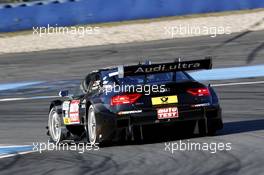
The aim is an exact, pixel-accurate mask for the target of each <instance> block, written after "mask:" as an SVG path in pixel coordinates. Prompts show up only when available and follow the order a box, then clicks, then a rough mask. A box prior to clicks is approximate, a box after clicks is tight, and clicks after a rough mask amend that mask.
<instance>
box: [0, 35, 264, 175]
mask: <svg viewBox="0 0 264 175" xmlns="http://www.w3.org/2000/svg"><path fill="white" fill-rule="evenodd" d="M263 49H264V32H262V31H260V32H245V33H240V34H232V35H225V36H218V37H216V38H210V37H194V38H186V39H174V40H163V41H154V42H146V43H133V44H122V45H109V46H100V47H85V48H76V49H64V50H52V51H41V52H33V53H19V54H8V55H0V66H1V67H0V69H1V71H0V72H1V75H2V76H1V77H0V83H6V82H21V81H48V82H52V83H55V84H56V82H57V81H58V80H76V81H77V82H78V80H79V79H81V78H82V77H84V76H85V75H86V74H87V72H89V71H91V70H93V69H96V68H100V67H105V66H109V65H116V64H117V65H118V64H122V63H130V62H131V63H133V62H137V61H139V60H144V59H146V58H150V60H153V61H167V60H171V59H173V58H176V57H179V56H181V57H185V58H190V59H192V58H203V56H204V55H208V54H210V55H212V56H214V60H213V61H214V67H233V66H245V65H258V64H264V59H263V58H264V50H263ZM263 80H264V78H251V79H245V80H244V79H242V80H228V81H217V82H213V83H225V82H242V81H263ZM76 81H75V82H76ZM73 82H74V81H73ZM67 86H68V85H67V83H62V84H59V85H57V86H52V87H53V88H52V87H50V86H45V87H37V88H35V89H26V90H12V91H2V92H1V93H0V95H1V98H4V97H18V96H19V97H26V96H37V95H56V93H57V91H58V90H59V89H60V88H67ZM54 87H55V88H54ZM216 90H217V92H218V94H219V96H220V99H221V104H222V107H223V120H224V123H225V124H224V129H223V130H222V131H220V132H219V133H218V135H217V136H214V137H203V138H199V137H196V138H191V139H190V141H191V142H199V143H202V142H207V143H213V142H215V143H220V142H223V143H231V145H232V149H231V150H230V151H218V152H216V153H215V154H212V153H210V152H208V151H175V152H174V153H173V154H172V153H171V152H169V151H165V143H164V141H163V140H162V139H161V140H157V141H155V142H151V143H149V142H147V143H145V144H125V145H114V146H112V147H105V148H101V149H100V150H99V151H86V152H85V153H83V154H80V153H78V152H76V151H47V152H44V153H41V154H40V153H37V152H36V153H30V154H26V155H19V156H15V157H10V158H4V159H0V174H1V175H2V174H159V175H160V174H188V175H189V174H193V175H199V174H215V175H220V174H221V175H224V174H239V175H242V174H243V175H245V174H252V175H260V174H264V167H263V163H264V108H263V106H264V84H253V85H238V86H223V87H217V88H216ZM50 100H51V99H43V100H28V101H13V102H0V144H19V145H23V144H32V142H47V140H48V138H47V136H46V130H45V126H46V124H47V113H48V105H49V101H50ZM185 141H188V140H187V138H185ZM170 142H171V143H179V142H180V140H179V139H176V140H171V141H170Z"/></svg>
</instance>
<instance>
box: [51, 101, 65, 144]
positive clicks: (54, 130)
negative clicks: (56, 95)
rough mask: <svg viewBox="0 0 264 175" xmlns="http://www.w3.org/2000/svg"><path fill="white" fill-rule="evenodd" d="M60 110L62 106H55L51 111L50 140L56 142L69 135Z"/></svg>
mask: <svg viewBox="0 0 264 175" xmlns="http://www.w3.org/2000/svg"><path fill="white" fill-rule="evenodd" d="M60 110H61V109H60V106H53V107H52V108H51V109H50V112H49V119H48V135H49V136H50V141H52V142H55V143H59V142H61V141H62V140H64V139H65V138H66V135H67V131H66V128H65V127H64V126H63V120H62V116H61V113H60V112H59V111H60Z"/></svg>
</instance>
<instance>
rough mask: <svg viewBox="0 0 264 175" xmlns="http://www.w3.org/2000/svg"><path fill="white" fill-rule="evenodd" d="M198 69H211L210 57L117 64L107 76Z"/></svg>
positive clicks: (120, 76) (121, 76)
mask: <svg viewBox="0 0 264 175" xmlns="http://www.w3.org/2000/svg"><path fill="white" fill-rule="evenodd" d="M199 69H212V59H211V58H206V59H202V60H191V61H175V62H170V63H159V64H139V65H132V66H118V72H113V73H111V74H110V75H109V76H115V75H118V77H119V78H123V77H125V76H134V75H145V74H155V73H164V72H175V71H189V70H199Z"/></svg>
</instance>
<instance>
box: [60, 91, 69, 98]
mask: <svg viewBox="0 0 264 175" xmlns="http://www.w3.org/2000/svg"><path fill="white" fill-rule="evenodd" d="M59 96H60V97H68V96H69V91H68V90H62V91H60V92H59Z"/></svg>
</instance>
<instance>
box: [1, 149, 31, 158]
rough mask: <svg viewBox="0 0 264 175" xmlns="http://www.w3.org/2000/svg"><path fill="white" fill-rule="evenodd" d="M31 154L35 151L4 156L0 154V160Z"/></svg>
mask: <svg viewBox="0 0 264 175" xmlns="http://www.w3.org/2000/svg"><path fill="white" fill-rule="evenodd" d="M33 152H36V151H24V152H18V153H14V154H4V155H1V154H0V159H3V158H7V157H14V156H17V155H24V154H29V153H33Z"/></svg>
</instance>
